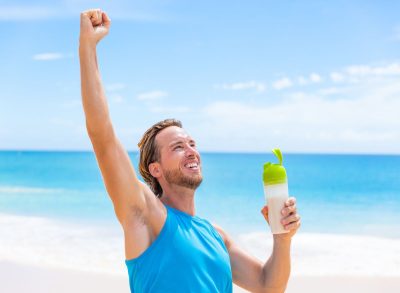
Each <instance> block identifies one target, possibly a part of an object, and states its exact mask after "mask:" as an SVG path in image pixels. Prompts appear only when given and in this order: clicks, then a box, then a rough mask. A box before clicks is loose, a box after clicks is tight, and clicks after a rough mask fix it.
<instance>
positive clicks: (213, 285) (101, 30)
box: [79, 9, 300, 293]
mask: <svg viewBox="0 0 400 293" xmlns="http://www.w3.org/2000/svg"><path fill="white" fill-rule="evenodd" d="M110 24H111V22H110V19H109V17H108V16H107V15H106V13H104V12H102V11H101V10H100V9H95V10H89V11H86V12H83V13H82V14H81V28H80V40H79V41H80V44H79V56H80V65H81V80H82V102H83V107H84V112H85V116H86V126H87V131H88V134H89V137H90V139H91V142H92V144H93V148H94V152H95V154H96V158H97V162H98V164H99V167H100V170H101V173H102V175H103V180H104V183H105V186H106V189H107V192H108V194H109V195H110V198H111V200H112V202H113V204H114V209H115V213H116V216H117V218H118V220H119V222H120V223H121V225H122V227H123V231H124V238H125V255H126V265H127V267H128V273H129V281H130V288H131V291H132V292H135V293H136V292H146V293H147V292H162V293H164V292H171V293H176V292H232V281H233V282H234V283H235V284H237V285H239V286H240V287H242V288H244V289H246V290H249V291H251V292H284V291H285V288H286V285H287V281H288V278H289V274H290V244H291V238H292V236H293V235H294V234H295V233H296V231H297V229H298V228H299V226H300V217H299V215H298V214H297V211H296V205H295V199H294V198H290V199H289V200H288V201H287V202H286V204H285V207H284V208H283V210H282V223H283V224H284V225H285V228H286V230H289V232H288V233H286V234H279V235H274V247H273V252H272V255H271V257H270V258H269V259H268V261H267V262H265V263H262V262H261V261H260V260H258V259H256V258H254V257H252V256H250V255H248V254H247V253H246V252H245V251H243V250H242V249H240V248H239V247H238V246H237V245H236V244H235V243H234V241H233V240H232V238H230V237H229V236H228V234H227V233H226V232H224V230H223V229H222V228H221V227H218V226H217V225H212V224H210V223H209V222H208V221H207V220H205V219H201V218H199V217H197V216H195V206H194V195H195V190H196V188H197V187H198V186H199V185H200V183H201V181H202V175H201V158H200V155H199V153H198V151H197V149H196V143H195V141H194V140H193V139H192V138H191V137H190V136H189V135H188V133H187V132H186V131H185V130H184V129H183V128H182V125H181V123H180V122H179V121H177V120H174V119H167V120H164V121H161V122H159V123H157V124H155V125H154V126H153V127H151V128H150V129H149V130H147V132H146V133H145V134H144V136H143V138H142V140H141V141H140V143H139V147H140V166H139V168H140V172H141V174H142V177H143V178H144V180H145V181H146V183H147V185H146V184H145V183H143V182H141V181H140V180H138V178H137V176H136V174H135V171H134V168H133V167H132V164H131V161H130V159H129V156H128V154H127V152H126V151H125V150H124V148H123V146H122V145H121V143H120V142H119V140H118V139H117V137H116V135H115V132H114V130H113V126H112V123H111V120H110V116H109V112H108V106H107V101H106V96H105V93H104V89H103V86H102V84H101V79H100V73H99V69H98V65H97V57H96V45H97V43H98V42H99V41H100V40H101V39H102V38H103V37H104V36H105V35H107V33H108V32H109V29H110ZM262 213H263V215H264V217H265V218H266V220H268V209H267V207H264V208H263V210H262Z"/></svg>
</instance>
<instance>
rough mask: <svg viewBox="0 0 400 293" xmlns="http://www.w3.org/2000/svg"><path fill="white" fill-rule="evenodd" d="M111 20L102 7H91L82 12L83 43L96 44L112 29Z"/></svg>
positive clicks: (81, 41)
mask: <svg viewBox="0 0 400 293" xmlns="http://www.w3.org/2000/svg"><path fill="white" fill-rule="evenodd" d="M110 25H111V20H110V18H109V17H108V16H107V14H106V13H105V12H103V11H101V9H91V10H87V11H84V12H82V13H81V33H80V36H79V42H80V44H81V45H83V44H87V45H94V46H96V44H97V43H98V42H99V41H100V40H101V39H102V38H104V37H105V36H106V35H107V34H108V32H109V30H110Z"/></svg>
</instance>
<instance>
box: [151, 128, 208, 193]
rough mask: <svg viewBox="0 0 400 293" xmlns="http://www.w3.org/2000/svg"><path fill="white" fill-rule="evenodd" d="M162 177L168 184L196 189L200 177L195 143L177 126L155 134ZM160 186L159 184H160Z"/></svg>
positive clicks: (198, 156)
mask: <svg viewBox="0 0 400 293" xmlns="http://www.w3.org/2000/svg"><path fill="white" fill-rule="evenodd" d="M156 143H157V146H158V148H159V151H160V162H159V163H160V167H161V170H162V176H163V177H164V179H165V181H166V182H167V183H169V184H175V185H178V186H182V187H186V188H190V189H196V188H197V187H198V186H199V185H200V183H201V181H202V179H203V177H202V175H201V163H200V154H199V152H198V151H197V149H196V143H195V141H194V140H193V139H192V138H191V137H190V136H189V135H188V134H187V132H186V131H185V130H184V129H182V128H179V127H177V126H170V127H167V128H165V129H163V130H162V131H160V133H158V134H157V137H156ZM160 184H161V182H160Z"/></svg>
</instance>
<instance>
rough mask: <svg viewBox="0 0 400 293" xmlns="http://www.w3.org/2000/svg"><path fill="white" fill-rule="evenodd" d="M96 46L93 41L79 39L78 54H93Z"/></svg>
mask: <svg viewBox="0 0 400 293" xmlns="http://www.w3.org/2000/svg"><path fill="white" fill-rule="evenodd" d="M96 45H97V44H96V43H95V42H93V41H89V40H85V39H79V53H86V52H93V51H94V52H95V51H96Z"/></svg>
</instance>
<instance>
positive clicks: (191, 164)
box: [185, 163, 197, 168]
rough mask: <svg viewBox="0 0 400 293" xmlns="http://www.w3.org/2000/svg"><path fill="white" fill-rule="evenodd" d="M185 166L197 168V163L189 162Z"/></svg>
mask: <svg viewBox="0 0 400 293" xmlns="http://www.w3.org/2000/svg"><path fill="white" fill-rule="evenodd" d="M185 167H187V168H196V167H197V163H189V164H186V165H185Z"/></svg>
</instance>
